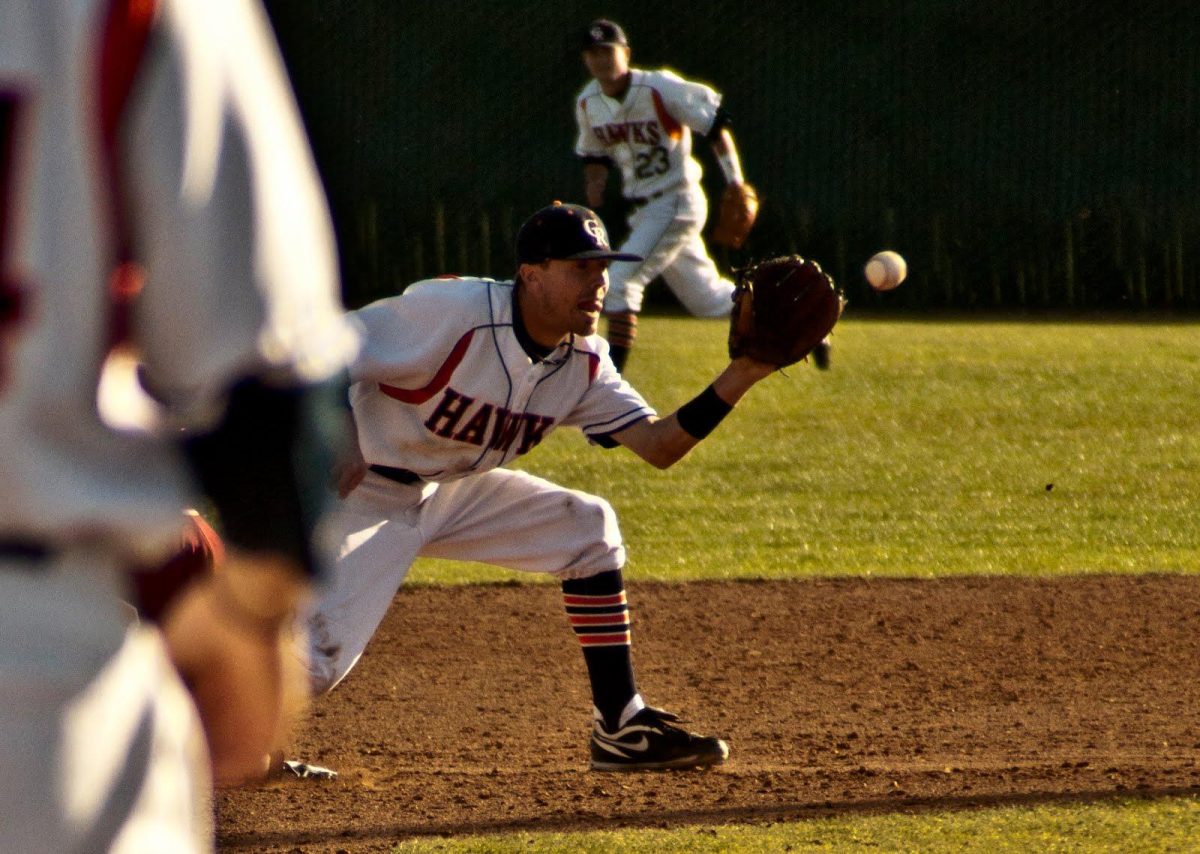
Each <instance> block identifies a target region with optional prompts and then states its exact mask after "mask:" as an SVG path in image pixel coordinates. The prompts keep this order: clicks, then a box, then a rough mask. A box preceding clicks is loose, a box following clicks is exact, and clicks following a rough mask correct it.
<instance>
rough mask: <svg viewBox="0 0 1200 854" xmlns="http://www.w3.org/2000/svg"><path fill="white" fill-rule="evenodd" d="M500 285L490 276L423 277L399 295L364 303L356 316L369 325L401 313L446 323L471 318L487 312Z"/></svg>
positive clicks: (411, 317) (354, 313) (407, 316)
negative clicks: (490, 294) (490, 295)
mask: <svg viewBox="0 0 1200 854" xmlns="http://www.w3.org/2000/svg"><path fill="white" fill-rule="evenodd" d="M496 284H497V283H496V282H493V281H491V280H489V279H477V278H459V277H456V276H445V277H440V278H436V279H423V280H422V281H419V282H413V283H412V284H411V285H409V286H408V287H407V288H405V289H404V291H403V292H402V293H400V294H398V295H396V296H391V297H384V298H383V299H380V300H376V301H375V302H373V303H370V304H369V305H366V306H363V307H362V308H360V309H358V310H357V311H355V312H353V315H354V316H355V317H357V318H358V319H359V320H360V321H361V322H362V323H364V324H366V326H367V327H368V328H370V327H371V326H374V325H376V324H378V323H380V322H386V319H387V318H391V317H398V316H403V317H405V318H409V319H417V320H427V321H428V322H429V323H442V322H444V321H446V320H447V319H449V318H458V319H469V318H471V317H473V316H474V315H476V314H479V315H486V314H487V310H488V291H489V290H490V288H491V287H492V286H494V285H496Z"/></svg>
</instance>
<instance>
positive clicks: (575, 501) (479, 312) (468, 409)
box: [307, 278, 654, 692]
mask: <svg viewBox="0 0 1200 854" xmlns="http://www.w3.org/2000/svg"><path fill="white" fill-rule="evenodd" d="M513 295H514V285H513V283H512V282H496V281H492V280H491V279H478V278H463V279H433V280H429V281H425V282H418V283H417V284H414V285H411V286H410V287H409V288H408V289H407V290H406V291H405V292H404V293H403V294H401V295H400V296H398V297H390V298H388V299H384V300H380V301H379V302H376V303H373V304H371V305H369V306H367V307H366V308H363V309H361V310H359V311H357V312H355V316H356V317H357V319H358V320H359V321H360V322H361V323H362V325H363V327H364V331H365V343H364V346H363V350H362V353H361V354H360V357H359V359H358V361H357V363H356V364H354V365H353V366H352V368H351V376H352V378H353V379H354V380H355V382H354V385H353V386H352V387H351V390H350V400H351V403H352V406H353V408H354V420H355V423H356V424H357V425H358V437H359V443H360V446H361V448H362V452H363V456H364V458H365V459H366V461H367V462H368V463H371V464H372V465H381V466H389V467H391V468H392V469H404V470H406V471H407V472H410V473H413V474H416V475H419V476H420V477H421V479H422V480H424V481H425V482H424V483H419V482H416V483H407V482H399V483H398V482H396V481H395V480H393V479H388V477H387V476H385V475H382V474H378V473H375V472H371V473H369V474H367V475H366V477H365V479H364V480H363V482H362V483H361V484H360V485H359V486H358V487H357V488H356V489H355V490H354V491H353V492H351V493H350V495H349V496H348V497H347V498H346V499H345V500H344V501H343V502H342V503H341V505H340V506H339V507H338V508H337V509H336V510H335V511H334V512H332V513H331V514H330V515H329V517H328V518H327V519H326V520H325V523H324V529H325V531H326V533H327V534H328V535H329V536H330V537H331V538H333V539H335V540H336V541H337V542H338V543H339V549H338V554H339V556H338V560H337V563H336V565H335V566H334V570H333V578H332V579H331V582H330V584H329V585H327V586H326V587H325V588H324V589H322V591H321V597H320V599H319V600H318V601H317V602H316V603H315V606H314V608H313V611H312V614H311V615H310V619H309V621H308V632H307V635H308V638H309V641H310V644H311V646H310V650H309V663H310V668H311V669H310V672H311V676H312V684H313V687H314V689H315V690H316V691H318V692H321V691H327V690H329V689H330V688H332V687H333V686H334V685H336V684H337V683H338V681H340V680H341V679H342V678H343V677H345V675H346V674H347V673H349V672H350V670H351V668H353V667H354V664H355V662H356V661H358V657H359V656H360V655H361V654H362V652H363V650H364V649H365V648H366V646H367V643H368V642H369V641H370V639H371V637H372V635H373V634H374V633H375V630H376V628H378V626H379V623H380V621H382V620H383V617H384V615H385V614H386V613H387V609H388V606H389V605H390V604H391V601H392V597H393V596H394V594H395V593H396V590H397V589H399V587H400V585H401V584H402V583H403V582H404V578H405V576H406V575H407V574H408V569H409V567H410V565H411V564H412V562H413V561H414V560H415V559H416V558H417V557H418V556H420V555H426V556H430V557H439V558H444V559H450V560H466V561H477V562H481V563H491V564H496V565H499V566H504V567H510V568H512V569H518V570H522V571H526V572H544V573H552V574H555V575H557V576H559V577H562V578H575V577H584V576H588V575H594V574H596V573H599V572H605V571H608V570H613V569H619V568H620V567H621V566H623V565H624V563H625V547H624V544H623V542H622V540H621V533H620V530H619V528H618V526H617V519H616V514H615V513H614V512H613V509H612V507H611V506H610V505H609V504H608V502H606V501H604V500H603V499H601V498H597V497H596V496H592V495H586V494H584V493H582V492H579V491H577V490H572V489H567V488H565V487H562V486H558V485H557V484H554V483H550V482H549V481H546V480H543V479H541V478H538V477H534V476H533V475H530V474H528V473H526V472H523V471H512V470H509V469H504V468H498V466H501V465H502V464H503V463H505V462H507V461H509V460H511V459H513V458H514V457H516V456H518V455H520V454H524V453H526V452H527V451H529V450H530V449H532V448H533V447H534V446H535V445H537V444H538V442H540V441H541V440H542V439H544V438H545V437H546V436H547V435H548V434H549V433H550V431H551V430H553V429H554V428H556V427H558V426H560V425H570V426H573V427H578V428H579V429H580V430H582V431H583V433H584V434H585V435H587V436H588V437H590V438H591V439H592V440H593V441H595V442H597V443H599V444H602V445H611V444H614V443H613V441H612V440H611V439H610V438H608V436H609V434H612V433H616V432H618V431H620V430H622V429H624V428H626V427H628V426H630V425H631V424H634V423H636V422H638V421H640V420H642V419H644V418H647V417H649V416H651V415H653V414H654V410H653V409H651V408H650V407H649V406H648V405H647V404H646V401H645V400H643V399H642V397H641V395H639V394H638V393H637V392H636V391H634V389H633V388H632V387H631V386H630V385H629V384H628V383H626V382H625V381H624V380H623V379H621V376H620V374H618V373H617V371H616V369H615V368H614V367H613V364H612V360H611V359H610V358H609V356H608V344H607V343H606V342H605V341H604V340H603V339H602V338H600V337H598V336H595V335H590V336H572V337H571V338H569V339H568V340H567V341H566V342H564V343H562V344H560V345H559V346H558V347H557V348H555V349H554V350H553V351H552V352H551V353H549V354H548V355H547V356H546V357H545V358H544V359H532V358H530V356H529V355H528V353H527V352H526V350H525V348H524V347H523V346H522V344H521V339H520V337H519V334H518V330H517V327H516V326H515V325H514V322H517V321H518V319H517V318H516V317H515V314H514V310H513ZM393 474H394V472H393Z"/></svg>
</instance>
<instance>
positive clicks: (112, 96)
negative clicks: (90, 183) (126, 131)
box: [98, 0, 158, 346]
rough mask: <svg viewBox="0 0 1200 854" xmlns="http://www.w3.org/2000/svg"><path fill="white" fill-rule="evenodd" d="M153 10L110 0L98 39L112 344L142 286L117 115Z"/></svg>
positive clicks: (146, 2) (150, 0)
mask: <svg viewBox="0 0 1200 854" xmlns="http://www.w3.org/2000/svg"><path fill="white" fill-rule="evenodd" d="M157 9H158V2H157V0H111V2H110V3H109V6H108V14H107V16H106V18H105V21H104V32H103V35H102V37H101V39H102V40H101V43H100V69H99V72H100V73H99V81H100V92H99V93H98V94H99V106H100V117H99V118H100V128H99V130H100V151H101V154H102V156H103V158H104V171H105V180H106V190H107V193H108V198H107V204H108V208H109V215H110V217H111V218H112V223H113V238H114V240H115V242H116V245H115V246H114V249H115V251H116V257H115V264H114V269H113V272H112V277H111V278H110V280H109V281H108V282H106V283H105V284H106V285H107V287H108V296H109V303H110V306H111V307H110V313H111V315H110V317H109V333H108V337H109V344H110V346H115V345H117V344H120V343H121V342H123V341H124V340H126V339H127V338H128V337H129V333H130V330H129V324H130V321H129V314H130V310H131V304H132V301H133V298H134V297H135V296H137V293H138V291H140V290H141V286H142V275H141V270H140V269H139V268H138V267H136V266H135V265H134V264H133V263H132V262H133V245H132V244H133V238H132V223H130V221H129V219H128V215H127V214H128V212H127V211H126V207H125V205H126V202H125V199H124V198H123V196H122V192H121V162H120V152H119V151H118V150H117V147H118V136H119V130H120V126H121V118H122V116H123V115H124V113H125V106H126V104H127V103H128V102H129V94H130V92H131V91H132V90H133V83H134V80H135V79H136V77H137V73H138V69H139V68H140V67H141V64H142V57H143V56H144V55H145V52H146V43H147V42H148V41H149V38H150V28H151V26H152V25H153V23H154V15H155V12H156V11H157Z"/></svg>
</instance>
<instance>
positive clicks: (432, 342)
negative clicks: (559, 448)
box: [350, 278, 655, 481]
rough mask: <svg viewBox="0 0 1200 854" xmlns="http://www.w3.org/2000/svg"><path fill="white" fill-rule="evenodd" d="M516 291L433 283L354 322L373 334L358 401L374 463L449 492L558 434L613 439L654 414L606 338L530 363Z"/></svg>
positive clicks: (581, 341)
mask: <svg viewBox="0 0 1200 854" xmlns="http://www.w3.org/2000/svg"><path fill="white" fill-rule="evenodd" d="M513 287H514V286H513V283H512V282H496V281H493V280H491V279H477V278H463V279H431V280H428V281H424V282H418V283H416V284H414V285H411V286H409V288H408V289H407V290H405V292H404V293H403V294H401V295H400V296H396V297H389V298H387V299H383V300H380V301H378V302H375V303H372V304H371V305H368V306H366V307H365V308H362V309H360V310H359V311H357V312H354V317H355V318H356V319H357V320H358V321H359V322H360V323H361V324H362V327H363V329H364V332H365V339H364V344H363V350H362V353H361V354H360V356H359V358H358V360H357V362H356V363H355V364H354V365H353V366H352V367H351V370H350V375H351V379H352V380H353V381H354V385H353V386H352V387H351V391H350V401H351V405H352V406H353V409H354V420H355V422H356V423H357V425H358V436H359V444H360V446H361V448H362V452H363V456H364V458H365V459H366V461H367V462H368V463H371V464H378V465H386V466H393V467H396V468H403V469H408V470H410V471H412V472H415V473H416V474H418V475H420V476H421V477H422V478H424V479H425V480H430V481H447V480H454V479H456V478H460V477H464V476H466V475H469V474H473V473H476V472H482V471H487V470H489V469H493V468H496V467H497V466H501V465H503V464H504V463H506V462H508V461H509V460H511V459H513V458H514V457H516V456H518V455H520V454H524V453H526V452H528V451H529V450H531V449H532V448H533V447H534V446H536V445H537V444H538V443H539V442H540V441H542V439H544V438H545V437H546V435H548V434H549V433H550V431H551V430H553V429H555V428H556V427H560V426H564V425H569V426H572V427H578V428H579V429H580V430H582V431H583V433H584V434H585V435H586V436H588V437H589V438H591V439H593V440H595V441H599V442H602V443H606V440H605V437H607V436H608V435H609V434H611V433H615V432H617V431H619V430H623V429H625V428H626V427H628V426H630V425H631V424H634V423H636V422H637V421H640V420H642V419H644V418H647V417H649V416H652V415H654V414H655V412H654V410H653V409H652V408H651V407H650V406H649V405H648V404H647V403H646V401H645V400H644V399H643V398H642V396H641V395H640V394H638V393H637V391H635V390H634V389H633V387H632V386H630V385H629V383H627V382H626V381H625V380H624V379H622V378H621V375H620V374H619V373H617V370H616V368H615V367H614V366H613V363H612V359H610V358H609V355H608V344H607V342H606V341H604V339H603V338H600V337H599V336H597V335H589V336H578V335H574V336H571V337H570V338H569V339H568V340H567V341H566V342H564V343H563V344H560V345H559V346H558V347H557V348H556V349H555V350H554V351H553V352H551V353H550V354H549V355H548V356H547V357H546V358H545V359H544V360H535V359H532V358H530V356H529V355H528V353H526V351H525V349H524V348H523V347H522V346H521V343H520V341H519V340H518V338H517V334H516V332H515V331H514V327H513V320H514V318H513Z"/></svg>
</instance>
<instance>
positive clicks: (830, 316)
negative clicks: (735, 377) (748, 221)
mask: <svg viewBox="0 0 1200 854" xmlns="http://www.w3.org/2000/svg"><path fill="white" fill-rule="evenodd" d="M844 305H845V300H844V299H842V295H841V294H840V293H839V292H838V290H837V288H836V287H834V284H833V279H831V278H830V277H829V276H828V275H827V274H826V273H825V272H824V271H823V270H822V269H821V267H820V265H819V264H817V262H816V261H806V260H804V259H803V258H801V257H800V256H798V255H789V256H784V257H781V258H772V259H771V260H769V261H763V262H762V263H761V264H756V265H754V266H753V267H749V268H747V269H745V270H741V271H739V273H738V281H737V289H736V290H735V291H734V293H733V314H732V315H731V316H730V324H729V356H730V358H735V359H736V358H737V357H738V356H749V357H750V358H752V359H757V360H758V361H760V362H767V363H768V364H772V365H778V366H779V367H781V368H782V367H784V366H785V365H791V364H793V363H795V362H799V361H800V360H801V359H803V358H804V357H806V356H807V355H808V354H809V353H810V352H811V351H812V349H813V348H814V347H816V346H817V344H819V343H820V342H821V341H822V340H823V339H824V338H825V336H826V335H828V334H829V332H830V330H832V329H833V326H834V324H835V323H837V321H838V318H839V317H841V314H842V307H843V306H844Z"/></svg>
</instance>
